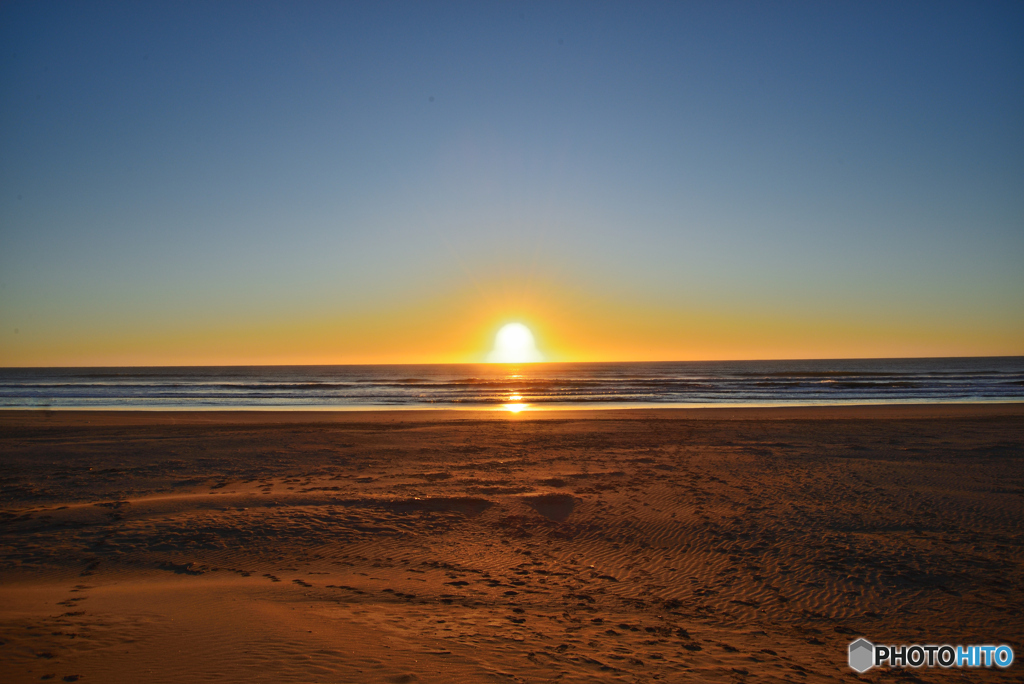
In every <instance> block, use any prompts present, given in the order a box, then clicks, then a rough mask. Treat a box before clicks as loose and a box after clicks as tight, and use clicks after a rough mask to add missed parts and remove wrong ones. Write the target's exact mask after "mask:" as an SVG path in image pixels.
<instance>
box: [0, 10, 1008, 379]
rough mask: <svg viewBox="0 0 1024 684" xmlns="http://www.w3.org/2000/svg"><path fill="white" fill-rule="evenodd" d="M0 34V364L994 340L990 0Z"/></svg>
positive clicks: (999, 169)
mask: <svg viewBox="0 0 1024 684" xmlns="http://www.w3.org/2000/svg"><path fill="white" fill-rule="evenodd" d="M0 38H2V40H0V43H2V45H3V46H4V48H3V53H2V56H0V325H2V329H0V364H4V365H25V364H32V365H50V364H56V365H62V364H78V363H82V364H94V363H113V364H117V363H155V364H158V363H187V362H196V363H199V362H218V363H221V362H225V363H226V362H232V361H237V362H266V363H275V362H282V363H284V362H293V361H333V362H348V361H352V362H361V361H389V360H393V361H403V360H411V361H412V360H415V361H422V360H459V359H462V360H472V358H473V354H475V353H477V352H475V351H474V350H479V353H480V354H482V353H484V352H485V351H486V350H485V349H483V348H481V346H480V345H481V344H482V343H481V342H480V340H481V339H485V338H486V336H487V335H488V334H490V331H492V329H493V327H494V326H496V325H499V324H500V323H501V322H503V321H505V320H506V319H510V317H512V318H515V317H519V318H524V319H526V320H527V321H528V322H531V323H532V324H533V325H534V326H536V327H537V328H538V333H539V342H540V343H542V345H543V343H544V342H545V339H546V340H547V342H548V345H549V347H551V348H552V350H554V349H555V348H559V349H560V354H561V355H562V357H564V358H570V357H572V358H595V359H596V358H605V359H607V360H619V359H628V358H637V359H640V358H652V357H654V358H697V357H701V358H708V357H712V358H714V357H717V358H732V357H744V358H760V357H766V356H772V357H779V356H783V357H786V356H790V357H791V356H819V357H822V356H824V357H829V356H887V355H937V354H938V355H944V354H1007V353H1013V354H1022V353H1024V268H1021V266H1020V264H1022V263H1024V5H1021V4H1020V3H1005V4H1002V3H949V4H944V3H881V2H879V3H871V2H867V3H862V2H857V3H854V2H850V3H839V2H836V3H796V2H786V3H727V2H715V3H666V4H655V3H651V4H646V5H643V6H642V7H636V6H635V5H633V4H629V3H465V4H458V3H348V4H338V3H252V2H247V3H191V4H190V3H161V4H147V3H49V2H31V3H30V2H11V3H6V4H4V5H3V6H2V7H0ZM15 331H17V332H15ZM476 331H479V334H478V333H477V332H476ZM787 331H788V332H787ZM545 335H546V338H545ZM456 336H461V337H458V339H455V338H456ZM256 338H259V339H261V340H264V342H262V343H259V344H257V343H253V342H251V340H253V339H256ZM240 340H248V341H249V342H240ZM557 355H558V354H554V356H557Z"/></svg>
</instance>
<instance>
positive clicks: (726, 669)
mask: <svg viewBox="0 0 1024 684" xmlns="http://www.w3.org/2000/svg"><path fill="white" fill-rule="evenodd" d="M1022 541H1024V405H1020V404H1010V405H981V406H979V405H975V406H960V407H957V406H919V407H906V406H901V407H856V408H819V409H754V410H749V409H748V410H735V409H717V410H692V411H687V410H644V411H591V412H551V413H544V414H541V413H529V412H528V413H524V414H519V415H509V414H505V413H483V412H472V413H471V412H445V411H430V412H379V413H374V412H317V413H304V412H303V413H298V412H287V413H265V412H249V413H242V412H240V413H233V412H209V413H185V412H32V411H2V412H0V680H2V681H3V682H38V681H45V680H46V678H47V677H49V678H51V680H52V681H74V679H73V678H74V677H75V676H79V677H80V679H79V680H78V681H82V682H211V681H214V682H449V681H461V682H487V681H497V682H507V681H523V682H542V681H559V682H590V681H623V682H645V681H655V680H660V681H665V682H678V681H725V682H742V681H750V682H754V681H797V682H811V681H819V680H832V679H837V678H844V679H848V680H853V679H862V680H865V681H886V680H900V681H934V682H939V681H942V682H948V681H952V680H954V679H955V680H956V681H964V680H965V679H966V680H968V681H1021V680H1022V673H1024V665H1022V663H1021V661H1020V659H1021V658H1024V638H1022V637H1024V571H1022V566H1021V561H1022V559H1024V553H1022ZM857 636H864V637H867V638H868V639H869V640H872V641H875V642H877V643H954V644H956V643H964V644H972V643H973V644H992V643H1008V644H1010V645H1012V646H1013V648H1014V650H1015V652H1016V653H1017V658H1018V662H1016V663H1015V664H1014V665H1013V667H1011V668H1010V670H1008V671H1005V672H1000V671H985V670H968V669H963V670H960V669H955V670H950V671H945V670H939V669H934V670H929V669H927V668H922V669H916V670H906V671H894V672H890V671H879V670H872V671H869V673H868V674H866V675H861V676H858V675H855V674H854V673H853V672H852V671H851V670H850V669H849V668H848V667H847V666H846V648H847V644H848V643H849V642H850V641H851V640H852V639H854V638H856V637H857Z"/></svg>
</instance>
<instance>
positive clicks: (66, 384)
mask: <svg viewBox="0 0 1024 684" xmlns="http://www.w3.org/2000/svg"><path fill="white" fill-rule="evenodd" d="M996 401H1004V402H1005V401H1024V357H1020V356H1017V357H989V358H946V359H846V360H812V361H717V362H696V361H694V362H665V363H545V364H525V365H520V366H515V365H505V364H456V365H444V364H436V365H387V366H385V365H379V366H248V367H245V366H234V367H212V366H210V367H151V368H139V367H126V368H3V369H0V408H102V409H140V408H152V409H239V408H247V409H264V408H288V409H297V408H324V409H329V408H487V407H500V406H502V405H504V404H508V403H511V402H515V403H520V404H527V405H529V406H531V407H534V408H544V407H550V408H570V407H576V408H584V407H609V408H612V407H625V406H650V407H655V406H714V405H750V406H765V405H789V404H793V405H807V404H812V405H841V404H867V403H942V402H996Z"/></svg>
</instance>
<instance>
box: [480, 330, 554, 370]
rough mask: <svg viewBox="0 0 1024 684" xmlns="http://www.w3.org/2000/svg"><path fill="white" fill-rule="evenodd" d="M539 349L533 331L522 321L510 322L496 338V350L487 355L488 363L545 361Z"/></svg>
mask: <svg viewBox="0 0 1024 684" xmlns="http://www.w3.org/2000/svg"><path fill="white" fill-rule="evenodd" d="M543 360H544V357H543V356H542V355H541V353H540V352H539V351H537V343H536V342H534V340H533V333H532V332H530V329H529V328H527V327H526V326H525V325H523V324H522V323H509V324H508V325H506V326H504V327H502V329H501V330H499V331H498V334H497V336H496V337H495V338H494V350H493V351H492V352H491V353H490V354H488V355H487V361H488V363H534V362H536V361H543Z"/></svg>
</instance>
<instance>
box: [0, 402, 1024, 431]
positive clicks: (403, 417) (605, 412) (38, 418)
mask: <svg viewBox="0 0 1024 684" xmlns="http://www.w3.org/2000/svg"><path fill="white" fill-rule="evenodd" d="M1001 416H1022V417H1024V402H998V403H997V402H991V403H990V402H984V403H982V402H971V403H956V404H954V403H920V404H903V403H900V404H854V405H850V404H841V405H813V406H807V405H799V406H715V407H700V408H676V407H651V408H599V407H593V408H581V409H568V408H567V409H553V410H551V409H532V410H525V411H518V412H513V411H509V410H507V409H502V408H490V409H469V408H465V409H463V408H458V409H452V408H430V409H407V408H394V409H343V410H333V409H315V410H310V409H287V410H281V409H250V408H237V409H199V410H196V409H84V408H83V409H67V408H59V409H30V408H16V409H15V408H11V409H2V410H0V426H4V425H8V426H9V425H13V424H17V423H19V422H21V421H26V422H28V423H33V424H43V425H86V424H92V425H96V424H106V425H139V424H154V425H163V424H175V425H180V424H188V423H197V424H221V423H222V424H253V423H258V424H277V423H351V422H394V421H401V422H425V423H430V422H436V421H457V420H474V421H479V420H495V421H499V420H504V421H509V420H512V421H531V420H553V419H554V420H588V419H589V420H624V419H626V420H628V419H633V420H652V419H653V420H842V419H904V418H907V419H909V418H913V419H933V418H961V417H1001Z"/></svg>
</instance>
